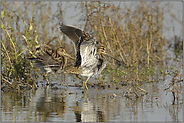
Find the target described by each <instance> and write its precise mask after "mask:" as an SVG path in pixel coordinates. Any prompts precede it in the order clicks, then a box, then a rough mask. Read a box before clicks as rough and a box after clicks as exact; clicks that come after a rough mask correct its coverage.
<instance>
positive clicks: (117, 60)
mask: <svg viewBox="0 0 184 123" xmlns="http://www.w3.org/2000/svg"><path fill="white" fill-rule="evenodd" d="M104 54H105V55H107V56H110V57H111V58H113V59H114V60H116V61H117V62H118V63H119V64H121V65H122V62H121V61H119V60H117V59H116V58H115V57H113V56H112V55H110V54H108V53H104Z"/></svg>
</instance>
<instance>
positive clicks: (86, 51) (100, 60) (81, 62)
mask: <svg viewBox="0 0 184 123" xmlns="http://www.w3.org/2000/svg"><path fill="white" fill-rule="evenodd" d="M60 30H61V31H62V32H63V33H64V34H65V35H66V36H67V37H69V38H70V39H71V40H72V41H73V43H74V46H75V52H76V59H75V64H74V67H72V68H70V69H69V70H67V71H65V72H66V73H73V74H77V75H81V76H86V77H87V79H86V81H83V86H84V87H85V88H86V89H88V87H87V85H86V83H87V82H88V80H89V78H90V77H91V76H93V75H96V74H100V73H101V71H102V70H103V69H104V68H105V67H106V64H107V62H106V58H105V55H108V56H110V57H112V58H114V57H113V56H111V55H110V54H108V53H106V49H105V47H104V46H99V43H98V41H97V40H96V38H95V37H93V36H92V35H90V34H89V33H87V32H84V31H82V30H80V29H78V28H76V27H73V26H67V25H61V26H60ZM114 59H115V60H117V59H116V58H114ZM117 61H118V62H119V63H121V62H120V61H119V60H117Z"/></svg>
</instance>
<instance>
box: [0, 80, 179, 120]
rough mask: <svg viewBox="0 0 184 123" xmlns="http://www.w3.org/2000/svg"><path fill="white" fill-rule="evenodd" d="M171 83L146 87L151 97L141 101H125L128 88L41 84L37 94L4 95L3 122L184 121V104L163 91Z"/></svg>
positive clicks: (2, 103) (147, 85)
mask: <svg viewBox="0 0 184 123" xmlns="http://www.w3.org/2000/svg"><path fill="white" fill-rule="evenodd" d="M169 79H170V78H169V77H168V79H165V81H162V80H161V81H159V82H158V83H147V84H146V83H145V84H144V87H143V88H144V89H146V90H148V91H149V93H148V94H147V95H145V96H143V97H141V98H126V97H124V96H123V92H125V91H126V89H127V87H126V86H124V87H122V88H119V89H115V88H106V89H97V88H96V89H95V88H89V90H88V91H86V92H84V93H82V91H83V90H82V89H80V87H70V86H69V87H66V86H65V85H63V84H62V82H57V83H59V84H58V86H56V87H57V88H56V87H55V88H53V87H51V86H49V87H48V88H46V86H45V85H44V84H43V86H42V85H41V84H40V86H39V88H38V90H37V91H33V90H32V91H30V92H26V93H20V94H18V93H12V92H2V93H1V114H2V118H1V119H2V121H10V122H38V121H46V122H54V121H65V122H66V121H67V122H75V121H80V122H109V121H115V122H120V121H124V122H125V121H127V122H129V121H155V122H162V121H163V122H165V121H182V107H183V100H182V99H178V100H177V101H175V104H174V105H173V97H172V95H171V93H170V92H168V93H166V92H165V91H163V89H164V88H165V87H166V86H165V84H167V83H168V82H169ZM40 83H41V82H40ZM52 83H54V82H52ZM73 83H78V82H72V83H71V84H73ZM67 91H68V92H70V94H69V93H68V92H67Z"/></svg>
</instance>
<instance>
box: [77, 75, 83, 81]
mask: <svg viewBox="0 0 184 123" xmlns="http://www.w3.org/2000/svg"><path fill="white" fill-rule="evenodd" d="M75 75H76V77H77V78H78V79H80V80H82V81H84V80H83V79H82V78H81V77H79V75H78V74H75Z"/></svg>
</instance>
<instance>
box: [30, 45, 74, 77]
mask: <svg viewBox="0 0 184 123" xmlns="http://www.w3.org/2000/svg"><path fill="white" fill-rule="evenodd" d="M37 50H39V52H38V53H37V54H36V57H35V58H28V59H31V60H33V61H34V63H35V67H38V68H40V70H41V71H42V72H44V73H46V74H48V73H58V72H59V71H60V70H63V69H64V68H65V66H66V64H67V57H69V58H71V59H73V58H72V57H71V56H70V55H69V54H67V53H66V52H65V49H64V48H63V47H59V48H57V49H56V50H54V49H52V48H51V47H49V46H48V45H44V46H43V47H39V48H37Z"/></svg>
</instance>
